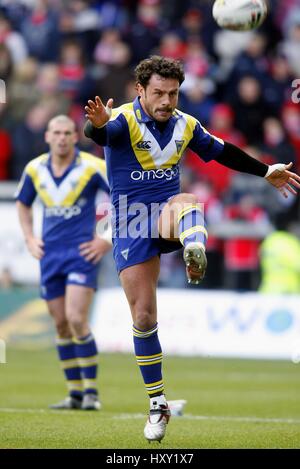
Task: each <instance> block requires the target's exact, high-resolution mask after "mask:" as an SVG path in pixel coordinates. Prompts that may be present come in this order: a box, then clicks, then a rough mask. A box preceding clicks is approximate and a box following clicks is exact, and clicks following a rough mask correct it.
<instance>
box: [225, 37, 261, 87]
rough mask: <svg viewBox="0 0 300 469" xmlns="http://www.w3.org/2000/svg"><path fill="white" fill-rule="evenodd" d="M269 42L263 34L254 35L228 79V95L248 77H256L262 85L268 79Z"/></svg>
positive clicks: (238, 58)
mask: <svg viewBox="0 0 300 469" xmlns="http://www.w3.org/2000/svg"><path fill="white" fill-rule="evenodd" d="M266 46H267V40H266V37H265V35H263V34H262V33H257V32H256V33H254V34H253V35H252V36H251V38H250V40H249V42H248V44H247V46H246V48H245V50H244V51H243V52H242V53H241V54H240V55H239V56H238V57H237V59H236V62H235V65H234V67H233V69H232V73H231V75H230V77H229V79H228V85H229V90H228V94H229V95H230V93H234V90H235V86H236V85H237V84H238V82H239V81H240V79H241V78H242V77H244V76H246V75H251V76H253V77H256V79H257V80H259V82H260V83H261V84H262V83H264V81H265V80H266V78H267V73H268V60H267V58H266V53H265V52H266Z"/></svg>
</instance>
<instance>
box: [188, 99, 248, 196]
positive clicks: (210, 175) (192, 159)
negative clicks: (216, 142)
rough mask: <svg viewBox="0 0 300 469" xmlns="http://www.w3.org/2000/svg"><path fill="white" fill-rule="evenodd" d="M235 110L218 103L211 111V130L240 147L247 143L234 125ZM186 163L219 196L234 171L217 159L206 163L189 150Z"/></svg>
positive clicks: (226, 187) (225, 188) (227, 184)
mask: <svg viewBox="0 0 300 469" xmlns="http://www.w3.org/2000/svg"><path fill="white" fill-rule="evenodd" d="M233 121H234V112H233V110H232V108H231V107H230V106H229V105H227V104H223V103H222V104H217V105H216V106H214V107H213V109H212V112H211V119H210V126H209V131H210V132H211V133H212V134H213V135H215V136H216V137H219V138H222V139H223V140H225V141H228V142H230V143H233V144H235V145H237V146H239V147H244V146H245V144H246V141H245V138H244V137H243V135H242V134H241V133H240V132H239V131H237V130H236V129H235V128H234V127H233ZM185 162H186V165H187V166H189V167H190V168H193V170H194V171H195V172H196V173H197V174H198V175H199V177H201V178H202V179H205V180H206V181H209V182H210V183H211V184H212V185H213V187H214V190H215V191H216V193H217V195H218V196H221V195H222V194H223V193H224V192H225V191H226V190H227V189H228V186H229V184H230V181H231V177H232V175H233V174H234V171H232V170H230V169H229V168H226V167H225V166H223V165H220V164H219V163H217V162H216V161H211V162H209V163H204V162H203V161H202V160H201V159H200V158H199V157H198V156H197V155H195V154H194V153H192V152H190V151H189V152H188V155H187V158H186V160H185Z"/></svg>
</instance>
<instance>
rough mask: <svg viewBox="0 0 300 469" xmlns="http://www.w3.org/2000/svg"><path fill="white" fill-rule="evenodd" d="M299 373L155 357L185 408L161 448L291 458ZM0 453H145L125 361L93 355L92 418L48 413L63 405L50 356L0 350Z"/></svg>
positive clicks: (298, 421) (297, 436)
mask: <svg viewBox="0 0 300 469" xmlns="http://www.w3.org/2000/svg"><path fill="white" fill-rule="evenodd" d="M299 366H300V365H295V364H292V363H289V362H284V361H252V360H228V359H227V360H222V359H212V358H205V359H204V358H195V357H193V358H190V357H180V358H179V357H168V356H167V357H165V359H164V375H165V385H166V392H167V397H168V398H169V399H170V400H174V399H186V400H187V405H186V408H185V412H184V415H183V416H182V417H173V418H172V419H171V421H170V424H169V425H168V431H167V435H166V437H165V439H164V440H163V441H162V443H161V444H160V445H159V444H158V443H153V444H151V448H152V449H159V450H162V449H164V448H172V449H177V448H300V372H299ZM0 377H1V380H0V448H106V449H107V448H109V449H123V448H147V449H149V447H150V445H149V444H148V442H147V441H145V440H144V436H143V427H144V423H145V419H146V413H147V411H148V402H147V398H146V394H145V391H144V388H143V384H142V379H141V376H140V374H139V371H138V369H137V365H136V364H135V360H134V357H133V355H132V356H131V355H121V354H120V355H119V354H112V355H111V354H102V355H100V376H99V384H100V389H101V400H102V403H103V409H102V410H101V411H99V412H83V411H60V412H59V411H51V410H48V408H47V407H48V404H50V403H53V402H55V401H57V400H60V399H61V398H63V397H64V396H65V386H64V383H63V379H62V372H61V370H60V368H59V365H58V361H57V358H56V353H55V351H54V350H46V351H23V350H22V351H20V350H11V349H8V352H7V364H0Z"/></svg>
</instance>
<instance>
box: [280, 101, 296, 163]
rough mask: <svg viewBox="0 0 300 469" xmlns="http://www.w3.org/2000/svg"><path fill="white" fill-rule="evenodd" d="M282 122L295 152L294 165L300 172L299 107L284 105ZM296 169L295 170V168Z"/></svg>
mask: <svg viewBox="0 0 300 469" xmlns="http://www.w3.org/2000/svg"><path fill="white" fill-rule="evenodd" d="M282 122H283V125H284V128H285V130H286V132H287V135H288V139H289V141H290V143H291V144H292V145H293V147H294V149H295V151H296V159H297V162H296V165H297V169H298V171H299V170H300V106H299V104H295V103H292V102H288V103H285V104H284V106H283V108H282ZM295 169H296V168H295Z"/></svg>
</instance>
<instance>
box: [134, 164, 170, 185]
mask: <svg viewBox="0 0 300 469" xmlns="http://www.w3.org/2000/svg"><path fill="white" fill-rule="evenodd" d="M178 174H179V168H178V166H175V167H174V168H166V169H150V170H148V171H132V172H131V173H130V177H131V179H132V180H133V181H145V180H146V181H151V180H154V179H166V180H167V181H171V180H172V179H173V178H175V177H176V176H178Z"/></svg>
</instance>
